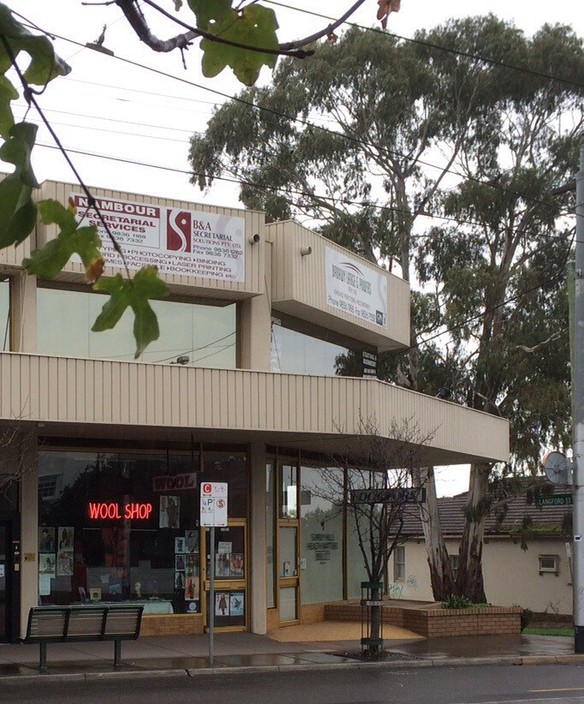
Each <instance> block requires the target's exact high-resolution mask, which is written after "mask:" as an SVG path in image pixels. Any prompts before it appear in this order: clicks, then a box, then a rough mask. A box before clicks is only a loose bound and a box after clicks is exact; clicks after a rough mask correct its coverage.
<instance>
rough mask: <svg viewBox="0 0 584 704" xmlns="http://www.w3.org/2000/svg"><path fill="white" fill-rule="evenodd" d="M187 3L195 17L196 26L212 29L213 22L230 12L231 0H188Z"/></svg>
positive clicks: (222, 18) (220, 19)
mask: <svg viewBox="0 0 584 704" xmlns="http://www.w3.org/2000/svg"><path fill="white" fill-rule="evenodd" d="M188 3H189V7H190V8H191V10H192V11H193V12H194V13H195V15H196V17H197V27H198V28H199V29H204V30H206V31H207V30H208V31H213V28H214V25H215V23H217V22H221V21H222V20H224V19H225V18H226V17H227V16H228V15H229V14H230V12H231V0H188Z"/></svg>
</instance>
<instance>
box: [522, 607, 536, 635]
mask: <svg viewBox="0 0 584 704" xmlns="http://www.w3.org/2000/svg"><path fill="white" fill-rule="evenodd" d="M532 618H533V611H532V610H531V609H522V611H521V630H522V631H524V630H525V629H526V628H527V626H528V625H529V623H530V621H531V619H532Z"/></svg>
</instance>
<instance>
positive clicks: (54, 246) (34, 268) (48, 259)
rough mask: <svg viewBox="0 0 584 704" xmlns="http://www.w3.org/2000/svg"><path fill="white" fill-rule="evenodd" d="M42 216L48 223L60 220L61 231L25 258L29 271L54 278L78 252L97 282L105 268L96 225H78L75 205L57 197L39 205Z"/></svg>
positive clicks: (87, 276) (89, 274) (90, 278)
mask: <svg viewBox="0 0 584 704" xmlns="http://www.w3.org/2000/svg"><path fill="white" fill-rule="evenodd" d="M38 209H39V214H40V216H41V220H42V221H43V222H44V223H45V224H46V225H52V224H56V225H58V227H59V234H58V236H57V237H56V239H54V240H50V241H49V242H47V244H46V245H45V246H44V247H43V249H40V250H36V251H35V252H33V253H32V256H31V258H30V259H25V260H24V266H25V268H26V270H27V271H28V273H29V274H36V275H37V276H40V277H43V278H47V279H54V278H55V276H57V274H58V273H59V272H60V271H61V269H62V268H63V267H64V266H65V264H67V262H68V261H69V259H71V257H72V256H73V254H78V255H79V256H80V257H81V261H82V262H83V265H84V266H85V272H86V279H87V280H88V281H91V282H93V281H94V280H95V279H96V278H99V277H98V276H96V273H97V274H99V275H100V274H101V270H102V269H103V258H102V256H101V252H100V247H101V240H100V238H99V235H98V234H97V228H96V227H95V225H91V226H89V227H78V226H77V221H76V220H75V215H74V213H73V211H72V210H71V209H68V208H65V207H64V206H63V205H61V203H59V202H58V201H55V200H51V199H49V200H45V201H41V202H40V203H39V205H38Z"/></svg>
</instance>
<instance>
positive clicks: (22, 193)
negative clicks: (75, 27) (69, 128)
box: [0, 3, 167, 357]
mask: <svg viewBox="0 0 584 704" xmlns="http://www.w3.org/2000/svg"><path fill="white" fill-rule="evenodd" d="M23 54H25V55H26V56H27V57H28V60H29V64H28V67H27V68H26V70H24V71H22V70H21V69H20V66H19V61H20V60H21V59H22V55H23ZM25 60H26V57H25ZM11 69H14V70H15V71H16V73H17V75H18V77H19V79H20V82H21V84H22V88H23V92H24V97H25V99H26V101H27V102H28V104H29V106H31V105H34V107H36V109H37V110H38V111H39V112H40V113H41V117H42V118H43V120H44V121H45V123H47V121H46V118H45V117H44V115H43V114H42V111H41V110H40V108H39V106H38V103H37V101H36V98H35V95H36V94H39V93H41V92H42V91H43V90H44V88H45V87H46V86H47V84H48V83H49V82H50V81H52V80H53V79H54V78H57V77H58V76H66V75H67V74H68V73H69V72H70V70H71V69H70V67H69V66H68V65H67V64H66V63H65V62H64V61H62V60H61V59H60V58H59V57H58V56H57V55H56V54H55V51H54V48H53V45H52V43H51V42H50V40H49V39H48V38H47V37H44V36H34V35H33V34H31V33H30V32H29V31H28V30H27V29H26V28H25V27H24V26H23V25H22V24H20V23H19V22H18V21H17V20H15V18H14V16H13V15H12V13H11V11H10V9H9V8H8V7H7V6H6V5H3V4H1V3H0V137H1V138H2V140H3V143H2V145H1V146H0V160H1V161H3V162H5V163H6V164H10V165H11V166H12V167H13V171H12V173H9V174H6V175H5V176H4V177H3V178H2V180H1V181H0V248H5V247H9V246H11V245H16V244H20V243H22V242H24V241H25V240H26V239H27V238H28V237H29V235H30V234H31V232H32V231H33V229H34V226H35V224H36V221H37V217H38V215H40V217H41V220H42V222H43V223H45V224H46V225H56V226H57V236H56V238H55V239H51V240H50V241H49V242H48V243H47V244H46V245H45V246H44V247H43V248H42V249H40V250H37V251H35V252H33V253H32V255H31V257H30V258H29V259H25V260H24V261H23V267H24V268H25V270H26V271H27V272H28V273H29V274H35V275H36V276H40V277H43V278H51V279H52V278H55V277H56V276H58V275H59V273H60V272H61V270H62V269H63V267H64V266H65V265H66V264H67V262H68V261H69V260H70V259H71V257H72V256H74V255H77V256H79V257H80V259H81V261H82V263H83V265H84V267H85V278H86V281H87V283H89V284H94V290H99V291H106V292H108V293H110V299H109V301H108V302H107V303H106V304H105V305H104V307H103V309H102V311H101V313H100V315H99V316H98V319H97V320H96V322H95V324H94V326H93V330H94V331H98V330H108V329H110V328H113V327H114V326H115V325H116V323H117V322H118V321H119V319H120V318H121V316H122V314H123V313H124V312H125V311H126V309H127V308H130V309H131V310H132V311H133V313H134V337H135V339H136V353H135V356H136V357H139V356H140V354H142V352H143V351H144V349H145V348H146V347H147V346H148V344H150V342H152V341H154V340H156V339H157V338H158V337H159V334H160V333H159V328H158V321H157V320H156V315H155V313H154V311H153V310H152V308H151V306H150V303H149V299H151V298H161V297H163V296H165V295H166V294H167V287H166V284H165V283H164V282H162V280H161V279H160V278H159V277H158V272H157V270H156V269H155V268H154V267H146V268H145V269H143V270H141V271H139V272H138V273H137V274H136V275H135V277H134V278H133V279H130V278H129V277H128V279H127V280H124V279H123V278H122V277H121V276H119V281H118V277H116V278H115V279H109V280H107V282H105V281H104V282H102V283H101V285H99V286H98V285H96V284H95V282H97V281H98V280H99V278H100V277H101V275H102V272H103V268H104V260H103V257H102V254H101V239H100V237H99V234H98V232H97V227H96V226H95V225H91V226H85V227H82V226H80V224H79V223H78V222H77V220H76V218H75V215H76V211H75V208H74V206H72V205H71V206H70V207H69V208H66V207H64V206H63V205H62V204H61V203H58V202H57V201H55V200H45V201H40V202H38V203H35V201H34V200H33V197H32V195H33V190H34V189H35V188H38V186H39V184H38V181H37V179H36V177H35V174H34V171H33V168H32V163H31V156H32V150H33V148H34V145H35V141H36V134H37V127H36V125H34V124H32V123H29V122H26V121H22V122H19V123H15V121H14V115H13V113H12V107H11V103H12V101H13V100H16V99H18V97H19V93H18V90H17V89H16V87H15V86H14V85H13V84H12V82H11V81H10V79H9V78H8V77H7V75H6V74H7V72H8V71H9V70H11ZM32 86H41V89H40V90H37V89H34V88H33V87H32ZM47 124H48V123H47ZM50 131H51V133H52V134H53V136H54V137H55V139H56V136H55V135H54V133H53V131H52V130H50ZM56 141H57V145H58V147H59V149H61V151H62V152H63V154H64V155H65V157H66V158H67V159H68V157H67V154H66V153H65V151H64V149H63V147H62V146H61V144H60V142H59V141H58V139H56ZM68 161H69V159H68ZM69 163H70V162H69ZM81 185H82V188H83V189H84V191H85V192H86V194H87V195H88V197H89V200H90V201H91V202H93V198H92V197H91V194H90V193H89V191H88V189H87V187H86V186H85V185H84V184H83V183H81ZM94 207H95V206H94ZM98 214H99V213H98ZM102 221H103V220H102ZM104 226H105V229H106V231H107V232H108V234H109V236H110V238H111V239H112V240H113V241H114V246H116V245H117V243H116V242H115V238H114V237H113V236H112V235H111V232H110V231H109V228H108V227H107V223H105V222H104ZM116 249H117V250H118V251H119V246H117V247H116ZM122 256H123V255H122ZM112 281H113V282H115V283H112Z"/></svg>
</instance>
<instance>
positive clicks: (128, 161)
mask: <svg viewBox="0 0 584 704" xmlns="http://www.w3.org/2000/svg"><path fill="white" fill-rule="evenodd" d="M36 146H37V147H41V148H43V149H53V150H58V147H56V146H55V145H53V144H43V143H42V142H37V144H36ZM67 151H68V152H70V153H71V154H78V155H81V156H90V157H93V158H96V159H103V160H106V161H115V162H118V163H121V164H129V165H132V166H140V167H145V168H150V169H159V170H160V171H168V172H172V173H176V174H184V175H185V176H193V175H194V176H199V175H200V174H199V173H198V172H193V171H192V170H187V169H179V168H177V167H173V166H163V165H161V164H150V163H148V162H145V161H136V160H135V159H126V158H124V157H120V156H112V155H107V154H97V153H96V152H88V151H85V150H81V149H76V148H73V147H71V148H67ZM202 175H205V174H202ZM216 180H217V181H224V182H225V183H230V184H233V185H242V184H243V185H246V186H250V187H251V188H256V189H257V190H263V191H272V192H280V193H282V194H283V195H295V196H306V197H315V194H314V193H308V192H305V191H299V190H296V189H291V188H281V187H279V186H265V185H260V184H257V183H254V182H253V181H248V180H245V179H241V178H230V177H229V176H217V177H216ZM316 197H317V198H318V199H319V200H326V201H330V202H331V203H333V204H334V203H335V202H337V200H341V199H335V198H333V197H331V196H326V195H322V196H320V195H317V196H316ZM342 202H343V204H345V205H354V206H358V207H368V208H374V209H376V210H382V211H387V212H392V213H400V214H411V213H410V212H409V211H406V210H403V209H402V208H396V207H394V206H391V205H383V204H381V203H375V202H373V201H361V200H351V199H347V198H344V199H342ZM574 212H575V211H574ZM574 212H573V211H568V212H566V213H561V214H560V216H568V215H573V214H574ZM418 216H419V217H423V218H429V219H431V220H441V221H444V222H450V223H454V224H455V225H472V226H475V227H484V225H485V223H482V222H480V221H478V220H467V219H463V218H455V217H451V216H448V215H438V214H434V213H427V212H424V211H422V212H420V213H418ZM518 230H519V228H511V232H517V231H518ZM432 236H433V235H431V234H430V235H421V234H414V235H413V237H414V238H415V239H425V238H430V237H432ZM558 239H564V236H563V235H562V236H558Z"/></svg>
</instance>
